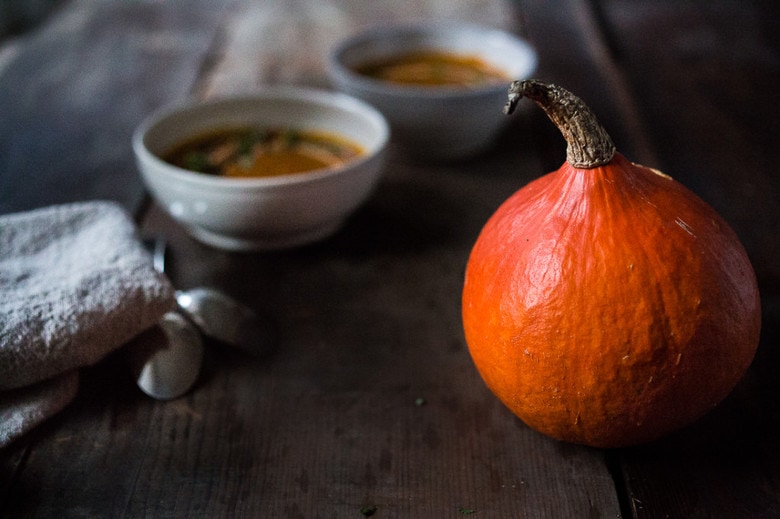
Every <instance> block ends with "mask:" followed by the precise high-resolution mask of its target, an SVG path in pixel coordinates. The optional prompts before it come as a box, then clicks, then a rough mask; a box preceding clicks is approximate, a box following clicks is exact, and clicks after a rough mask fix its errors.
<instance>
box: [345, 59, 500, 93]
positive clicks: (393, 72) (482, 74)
mask: <svg viewBox="0 0 780 519" xmlns="http://www.w3.org/2000/svg"><path fill="white" fill-rule="evenodd" d="M355 71H356V72H358V73H359V74H363V75H365V76H369V77H372V78H376V79H381V80H384V81H390V82H392V83H399V84H404V85H414V86H456V87H466V88H474V87H481V86H485V85H490V84H496V83H506V82H508V81H510V78H509V76H508V75H507V74H506V73H505V72H504V71H502V70H500V69H498V68H496V67H494V66H492V65H490V64H489V63H487V62H486V61H484V60H483V59H481V58H479V57H477V56H467V55H460V54H454V53H449V52H442V51H420V52H410V53H407V54H400V55H397V56H393V57H391V58H388V59H384V60H380V61H373V62H369V63H366V64H363V65H361V66H360V67H357V68H356V69H355Z"/></svg>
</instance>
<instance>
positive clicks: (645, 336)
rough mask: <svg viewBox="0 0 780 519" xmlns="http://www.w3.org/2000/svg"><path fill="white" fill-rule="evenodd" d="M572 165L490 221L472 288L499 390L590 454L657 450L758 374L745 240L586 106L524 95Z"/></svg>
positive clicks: (555, 96)
mask: <svg viewBox="0 0 780 519" xmlns="http://www.w3.org/2000/svg"><path fill="white" fill-rule="evenodd" d="M509 97H510V100H509V103H508V104H507V109H506V111H507V112H508V113H511V112H512V110H514V107H515V106H516V104H517V102H518V101H519V100H520V99H521V98H522V97H527V98H530V99H532V100H533V101H535V102H536V103H537V104H538V105H539V106H540V107H541V108H542V109H543V110H544V111H545V112H546V113H547V115H548V116H549V117H550V119H551V120H552V121H553V122H554V123H555V124H556V125H557V126H558V128H559V129H560V130H561V132H562V133H563V134H564V137H565V139H566V141H567V144H568V148H567V160H566V162H565V163H564V164H563V165H562V166H561V167H560V169H558V170H557V171H554V172H552V173H549V174H547V175H545V176H543V177H541V178H539V179H537V180H535V181H533V182H531V183H530V184H528V185H526V186H525V187H523V188H522V189H520V190H519V191H518V192H516V193H515V194H514V195H512V196H511V197H510V198H509V199H508V200H507V201H506V202H504V203H503V204H502V205H501V206H500V207H499V208H498V210H497V211H496V212H495V214H494V215H493V216H492V217H491V218H490V219H489V220H488V222H487V223H486V224H485V226H484V228H483V229H482V231H481V233H480V235H479V237H478V238H477V241H476V243H475V245H474V247H473V250H472V252H471V254H470V256H469V259H468V264H467V269H466V274H465V280H464V287H463V300H462V304H463V307H462V312H463V325H464V331H465V336H466V342H467V344H468V347H469V352H470V354H471V356H472V359H473V361H474V364H475V365H476V367H477V369H478V371H479V373H480V375H481V376H482V378H483V380H484V381H485V383H486V384H487V386H488V388H489V389H490V390H491V391H492V392H493V393H495V395H496V396H497V397H498V398H499V399H500V400H501V401H502V402H503V403H504V404H505V405H506V406H507V407H508V408H509V409H510V410H511V411H512V412H514V413H515V414H516V415H517V416H518V417H519V418H520V419H522V420H523V421H524V422H525V423H526V424H527V425H529V426H530V427H531V428H533V429H536V430H537V431H539V432H541V433H544V434H547V435H549V436H552V437H554V438H557V439H560V440H564V441H569V442H574V443H580V444H585V445H590V446H595V447H620V446H626V445H633V444H638V443H643V442H648V441H652V440H654V439H657V438H659V437H661V436H664V435H666V434H668V433H670V432H672V431H674V430H676V429H679V428H681V427H684V426H686V425H689V424H691V423H692V422H694V421H695V420H697V419H698V418H700V417H701V416H703V415H704V414H705V413H707V412H708V411H709V410H710V409H712V408H713V407H714V406H716V405H717V404H718V403H719V402H721V401H722V400H723V399H724V398H725V397H726V396H727V395H728V394H729V393H730V392H731V391H732V389H733V388H734V387H735V385H736V384H737V383H738V381H739V380H740V378H741V377H742V376H743V375H744V373H745V372H746V370H747V369H748V367H749V365H750V363H751V362H752V359H753V357H754V355H755V351H756V348H757V345H758V340H759V333H760V327H761V312H760V301H759V294H758V288H757V283H756V277H755V274H754V272H753V268H752V266H751V264H750V261H749V259H748V256H747V254H746V252H745V250H744V248H743V246H742V245H741V243H740V241H739V239H738V237H737V236H736V234H735V233H734V231H733V230H732V229H731V228H730V227H729V226H728V224H727V223H726V222H725V221H724V220H723V218H721V217H720V216H719V215H718V214H717V213H716V211H715V210H714V209H713V208H712V207H710V206H709V205H707V204H706V203H705V202H704V201H702V200H701V199H700V198H699V197H698V196H696V195H695V194H694V193H692V192H691V191H690V190H688V189H687V188H685V187H684V186H683V185H682V184H680V183H679V182H677V181H675V180H673V179H672V178H670V177H669V176H667V175H664V174H663V173H661V172H659V171H657V170H654V169H651V168H647V167H643V166H640V165H637V164H634V163H631V162H630V161H628V160H627V159H626V158H625V157H624V156H623V155H621V154H620V153H617V152H616V151H615V147H614V145H613V143H612V141H611V139H610V138H609V136H608V135H607V133H606V131H605V130H604V128H603V127H602V126H601V125H600V124H599V123H598V122H597V120H596V118H595V116H594V115H593V113H592V112H591V111H590V110H589V109H588V107H587V106H586V105H585V104H584V103H583V102H582V101H581V100H580V99H579V98H577V97H576V96H574V95H573V94H571V93H570V92H568V91H567V90H565V89H563V88H560V87H558V86H555V85H548V84H545V83H542V82H539V81H535V80H531V81H518V82H514V83H513V84H512V86H511V88H510V96H509Z"/></svg>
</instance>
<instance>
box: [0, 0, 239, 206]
mask: <svg viewBox="0 0 780 519" xmlns="http://www.w3.org/2000/svg"><path fill="white" fill-rule="evenodd" d="M228 3H229V1H222V2H208V1H203V0H189V1H187V2H186V3H182V2H177V3H176V4H170V3H160V2H150V1H133V2H99V1H93V0H76V1H74V2H72V3H71V5H68V6H67V8H63V9H61V10H60V11H59V12H58V13H56V14H55V15H54V16H53V17H52V18H51V19H50V20H48V21H47V23H45V24H44V25H43V26H42V27H40V28H39V29H38V30H36V31H33V32H32V33H30V34H29V35H27V36H25V37H24V38H23V40H20V41H14V42H13V45H14V47H13V49H12V51H11V52H9V54H8V55H7V57H6V59H5V60H4V61H5V63H4V65H3V67H2V68H0V114H2V117H0V213H8V212H14V211H22V210H27V209H32V208H34V207H41V206H46V205H51V204H55V203H64V202H71V201H75V200H85V199H97V198H103V199H109V200H116V201H118V202H120V203H122V204H123V205H124V206H125V207H127V208H128V209H129V210H131V211H135V210H137V209H138V207H139V204H140V202H141V200H142V198H143V196H144V191H143V186H142V185H141V182H140V178H139V177H138V174H137V172H136V169H135V165H134V162H133V156H132V151H131V148H130V136H131V134H132V131H133V129H134V128H135V126H136V125H137V124H138V122H139V121H140V119H141V118H142V117H143V116H145V115H146V114H147V113H148V112H149V111H150V110H152V109H153V108H156V107H157V106H158V105H160V104H161V103H164V102H166V101H170V100H172V99H175V98H178V97H182V96H185V95H187V94H188V93H189V92H190V88H191V87H192V85H193V82H194V80H195V78H196V77H197V74H198V72H199V68H200V66H201V64H202V62H203V60H204V56H205V55H206V54H207V53H208V51H209V48H210V46H211V44H212V40H213V38H214V34H215V33H214V30H215V28H216V26H217V24H218V21H219V18H220V16H221V12H222V10H223V9H224V7H225V5H226V4H228Z"/></svg>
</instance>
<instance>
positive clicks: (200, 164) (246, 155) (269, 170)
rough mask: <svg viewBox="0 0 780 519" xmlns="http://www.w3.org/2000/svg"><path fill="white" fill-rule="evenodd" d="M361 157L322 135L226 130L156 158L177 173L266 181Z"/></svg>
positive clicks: (346, 145) (343, 143)
mask: <svg viewBox="0 0 780 519" xmlns="http://www.w3.org/2000/svg"><path fill="white" fill-rule="evenodd" d="M362 154H363V150H362V149H361V147H360V146H359V145H357V144H355V143H353V142H350V141H348V140H347V139H344V138H342V137H340V136H337V135H333V134H330V133H325V132H317V131H308V130H305V131H304V130H294V129H289V128H265V129H257V128H231V129H224V130H218V131H214V132H211V133H207V134H204V135H199V136H196V137H194V138H192V139H189V140H187V141H184V142H182V143H180V144H179V145H177V146H175V147H174V148H173V149H172V150H170V152H168V153H167V154H166V155H164V156H163V157H162V158H163V160H165V161H166V162H169V163H170V164H173V165H174V166H178V167H180V168H184V169H188V170H191V171H197V172H199V173H206V174H210V175H221V176H226V177H271V176H278V175H289V174H292V173H303V172H306V171H312V170H315V169H320V168H326V167H333V166H338V165H340V164H343V163H344V162H346V161H348V160H350V159H352V158H354V157H357V156H359V155H362Z"/></svg>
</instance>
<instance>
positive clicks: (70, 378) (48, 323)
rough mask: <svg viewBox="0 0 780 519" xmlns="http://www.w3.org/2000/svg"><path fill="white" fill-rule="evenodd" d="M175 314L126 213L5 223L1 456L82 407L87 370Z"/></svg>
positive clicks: (43, 212)
mask: <svg viewBox="0 0 780 519" xmlns="http://www.w3.org/2000/svg"><path fill="white" fill-rule="evenodd" d="M174 304H175V299H174V295H173V287H172V286H171V284H170V282H169V281H168V280H167V278H166V277H165V276H164V275H163V274H160V273H158V272H157V271H156V270H155V269H154V267H153V265H152V259H151V257H150V255H149V253H148V251H146V249H145V248H144V247H143V245H142V244H141V242H140V241H139V240H138V237H137V229H136V227H135V225H134V223H133V221H132V220H131V218H130V217H129V215H128V214H127V213H126V212H125V211H124V210H123V209H122V208H121V207H120V206H118V205H117V204H115V203H112V202H103V201H96V202H83V203H75V204H67V205H59V206H53V207H48V208H44V209H37V210H34V211H29V212H25V213H16V214H10V215H5V216H0V447H3V446H4V445H6V444H8V443H10V442H11V441H13V440H14V439H16V438H17V437H19V436H20V435H22V434H24V433H25V432H27V431H29V430H30V429H32V428H33V427H35V426H36V425H38V424H39V423H41V422H42V421H43V420H45V419H46V418H48V417H49V416H51V415H53V414H54V413H56V412H58V411H59V410H61V409H62V408H63V407H65V406H66V405H67V404H68V403H69V402H70V401H71V400H72V399H73V397H74V396H75V394H76V389H77V387H78V368H80V367H84V366H88V365H92V364H94V363H96V362H97V361H99V360H100V359H102V358H103V357H105V356H106V355H107V354H108V353H110V352H112V351H114V350H116V349H117V348H119V347H120V346H122V345H123V344H125V343H126V342H128V341H129V340H130V339H132V338H133V337H135V336H136V335H138V334H140V333H141V332H142V331H144V330H146V329H148V328H150V327H151V326H153V325H154V324H155V323H156V322H157V321H158V320H159V319H160V318H161V317H162V315H163V314H164V313H165V312H166V311H168V310H170V309H171V308H172V307H173V306H174Z"/></svg>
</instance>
